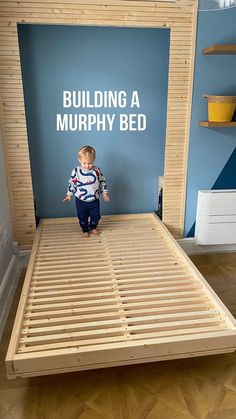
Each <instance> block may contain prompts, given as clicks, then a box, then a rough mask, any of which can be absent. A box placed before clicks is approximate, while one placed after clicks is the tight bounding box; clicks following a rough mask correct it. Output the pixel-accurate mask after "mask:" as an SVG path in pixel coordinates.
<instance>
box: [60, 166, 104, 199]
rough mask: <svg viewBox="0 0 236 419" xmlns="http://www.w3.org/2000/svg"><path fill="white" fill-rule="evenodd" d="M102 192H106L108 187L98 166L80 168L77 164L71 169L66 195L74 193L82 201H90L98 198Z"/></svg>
mask: <svg viewBox="0 0 236 419" xmlns="http://www.w3.org/2000/svg"><path fill="white" fill-rule="evenodd" d="M103 192H108V189H107V184H106V180H105V177H104V176H103V174H102V172H101V170H100V169H99V168H98V167H96V166H93V168H92V169H90V170H82V168H81V167H80V166H77V167H75V168H74V169H73V170H72V172H71V177H70V179H69V184H68V188H67V195H73V194H74V195H75V196H76V197H77V198H79V199H81V200H82V201H86V202H91V201H94V200H95V199H98V198H99V195H100V194H101V193H103Z"/></svg>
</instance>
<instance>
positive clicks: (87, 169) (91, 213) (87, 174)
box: [63, 146, 110, 237]
mask: <svg viewBox="0 0 236 419" xmlns="http://www.w3.org/2000/svg"><path fill="white" fill-rule="evenodd" d="M95 159H96V151H95V149H94V148H93V147H90V146H84V147H82V148H81V149H80V150H79V152H78V160H79V162H80V166H77V167H75V169H73V170H72V173H71V177H70V179H69V184H68V188H67V195H66V197H65V198H64V199H63V202H66V201H70V200H71V198H72V195H73V194H74V195H75V199H76V209H77V215H78V219H79V223H80V227H81V228H82V231H83V237H89V232H91V233H92V234H95V235H98V234H99V232H98V230H97V225H98V222H99V220H100V218H101V216H100V202H99V195H100V194H102V197H103V199H104V201H105V202H108V201H110V196H109V194H108V189H107V184H106V180H105V178H104V176H103V174H102V173H101V170H100V169H99V168H98V167H96V166H94V161H95Z"/></svg>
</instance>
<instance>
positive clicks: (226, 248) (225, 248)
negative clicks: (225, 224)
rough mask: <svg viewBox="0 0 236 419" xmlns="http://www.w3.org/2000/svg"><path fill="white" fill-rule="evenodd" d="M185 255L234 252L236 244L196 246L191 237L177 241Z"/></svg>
mask: <svg viewBox="0 0 236 419" xmlns="http://www.w3.org/2000/svg"><path fill="white" fill-rule="evenodd" d="M177 242H178V243H179V245H180V246H181V247H182V249H183V250H184V251H185V253H187V255H201V254H204V253H205V254H206V253H229V252H236V244H214V245H213V244H211V245H197V244H196V243H195V241H194V238H193V237H189V238H186V239H180V240H177Z"/></svg>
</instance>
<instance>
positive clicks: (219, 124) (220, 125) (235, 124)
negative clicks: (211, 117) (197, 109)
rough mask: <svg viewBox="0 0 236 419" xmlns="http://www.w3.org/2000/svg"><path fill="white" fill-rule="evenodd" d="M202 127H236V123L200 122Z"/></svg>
mask: <svg viewBox="0 0 236 419" xmlns="http://www.w3.org/2000/svg"><path fill="white" fill-rule="evenodd" d="M199 125H201V127H207V128H214V127H236V121H231V122H213V121H200V122H199Z"/></svg>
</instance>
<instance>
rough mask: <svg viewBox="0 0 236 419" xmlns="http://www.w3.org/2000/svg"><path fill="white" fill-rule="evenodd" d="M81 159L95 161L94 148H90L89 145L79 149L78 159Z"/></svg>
mask: <svg viewBox="0 0 236 419" xmlns="http://www.w3.org/2000/svg"><path fill="white" fill-rule="evenodd" d="M81 157H89V158H91V159H92V160H93V161H94V160H95V159H96V151H95V148H93V147H91V146H90V145H85V146H84V147H81V148H80V149H79V151H78V159H79V160H80V158H81Z"/></svg>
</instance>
